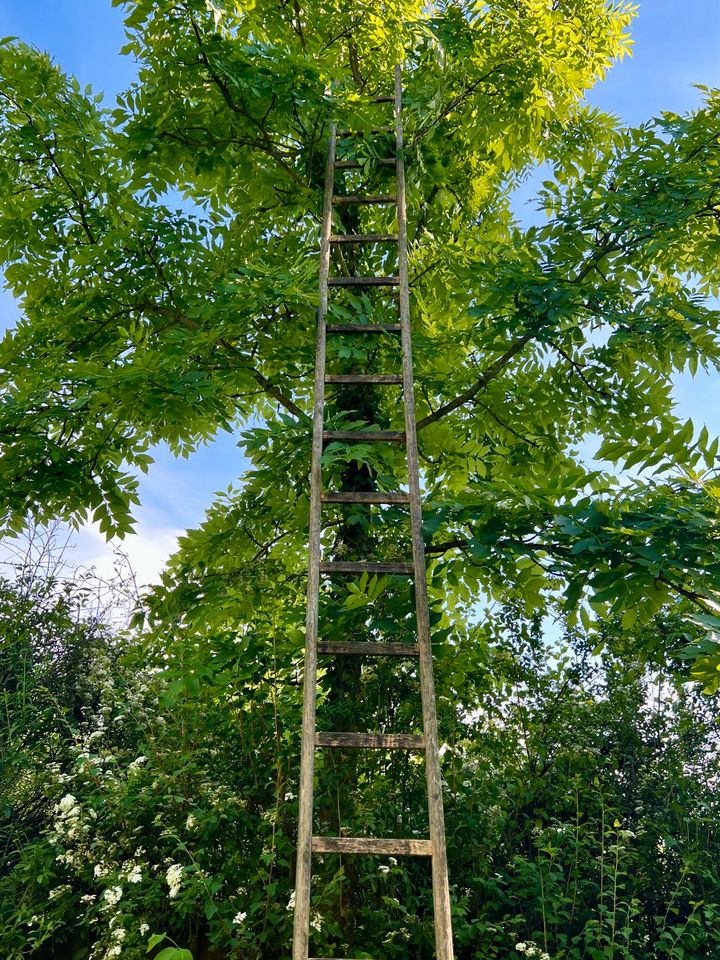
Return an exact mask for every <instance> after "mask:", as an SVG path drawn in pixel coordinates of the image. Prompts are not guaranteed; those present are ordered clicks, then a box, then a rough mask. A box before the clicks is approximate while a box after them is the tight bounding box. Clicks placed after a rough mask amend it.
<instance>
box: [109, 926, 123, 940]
mask: <svg viewBox="0 0 720 960" xmlns="http://www.w3.org/2000/svg"><path fill="white" fill-rule="evenodd" d="M125 936H126V934H125V931H124V930H123V928H122V927H117V929H115V930H113V932H112V937H113V940H120V941H121V942H122V941H123V940H124V939H125Z"/></svg>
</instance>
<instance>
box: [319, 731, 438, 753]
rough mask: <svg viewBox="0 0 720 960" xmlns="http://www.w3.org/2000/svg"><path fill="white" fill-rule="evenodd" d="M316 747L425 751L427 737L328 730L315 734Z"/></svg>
mask: <svg viewBox="0 0 720 960" xmlns="http://www.w3.org/2000/svg"><path fill="white" fill-rule="evenodd" d="M315 746H316V747H346V748H348V749H355V750H424V749H425V737H423V736H419V735H417V734H412V733H343V732H337V733H336V732H333V731H329V730H328V731H322V732H320V733H316V734H315Z"/></svg>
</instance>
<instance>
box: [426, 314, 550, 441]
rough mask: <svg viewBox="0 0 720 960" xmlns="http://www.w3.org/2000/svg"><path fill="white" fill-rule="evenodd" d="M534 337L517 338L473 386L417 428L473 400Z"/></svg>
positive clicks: (430, 415) (439, 408)
mask: <svg viewBox="0 0 720 960" xmlns="http://www.w3.org/2000/svg"><path fill="white" fill-rule="evenodd" d="M532 338H533V335H532V334H531V333H526V334H524V335H523V336H522V337H520V338H519V339H518V340H516V341H515V343H513V344H512V346H511V347H509V348H508V349H507V350H506V351H505V353H504V354H503V355H502V356H501V357H498V359H497V360H496V361H495V362H494V363H492V364H490V366H489V367H488V368H487V370H486V371H485V373H483V374H481V376H480V377H479V378H478V380H477V381H476V382H475V383H474V384H473V386H472V387H468V389H467V390H465V391H464V392H463V393H461V394H460V396H458V397H455V399H454V400H450V401H449V402H448V403H445V404H443V406H442V407H438V409H437V410H436V411H435V412H434V413H430V414H428V416H427V417H423V419H422V420H420V421H418V425H417V429H418V430H423V429H424V428H425V427H428V426H430V424H431V423H436V422H437V421H438V420H441V419H442V418H443V417H445V416H447V415H448V413H452V412H453V410H457V408H458V407H462V406H464V405H465V404H466V403H469V402H470V401H471V400H473V399H474V398H475V397H476V396H477V395H478V394H479V393H480V391H481V390H484V389H485V387H486V386H487V385H488V384H489V383H490V381H491V380H494V379H495V378H496V377H497V376H499V375H500V373H501V372H502V371H503V369H504V367H506V366H507V364H508V363H509V362H510V361H511V360H512V358H513V357H514V356H515V355H516V354H518V353H520V351H521V350H522V348H523V347H524V346H525V344H526V343H528V342H529V341H530V340H532Z"/></svg>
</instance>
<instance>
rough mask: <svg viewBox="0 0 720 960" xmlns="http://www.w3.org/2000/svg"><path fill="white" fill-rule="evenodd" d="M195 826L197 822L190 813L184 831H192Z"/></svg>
mask: <svg viewBox="0 0 720 960" xmlns="http://www.w3.org/2000/svg"><path fill="white" fill-rule="evenodd" d="M196 826H197V820H196V819H195V817H194V816H193V815H192V813H191V814H190V815H189V816H188V818H187V820H186V821H185V829H186V830H194V829H195V827H196Z"/></svg>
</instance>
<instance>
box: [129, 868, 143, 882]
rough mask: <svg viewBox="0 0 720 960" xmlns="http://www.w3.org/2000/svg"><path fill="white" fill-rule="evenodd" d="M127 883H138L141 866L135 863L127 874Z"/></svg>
mask: <svg viewBox="0 0 720 960" xmlns="http://www.w3.org/2000/svg"><path fill="white" fill-rule="evenodd" d="M127 878H128V882H129V883H140V881H141V880H142V867H141V866H140V864H139V863H136V864H135V866H134V867H133V868H132V870H131V871H130V873H129V874H128V875H127Z"/></svg>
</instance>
